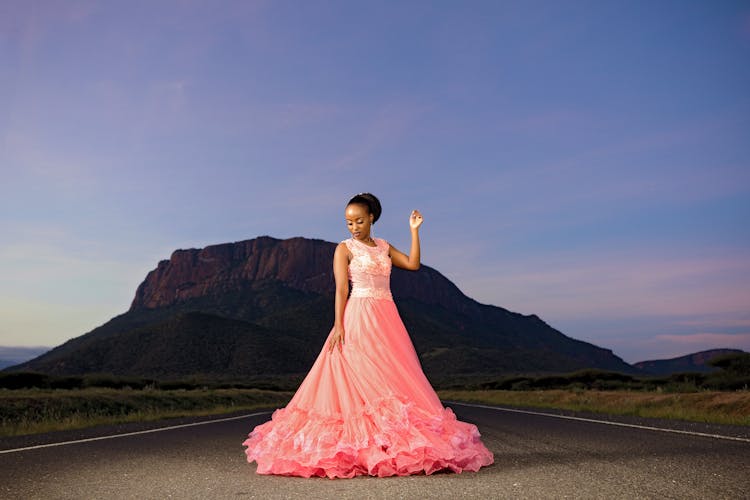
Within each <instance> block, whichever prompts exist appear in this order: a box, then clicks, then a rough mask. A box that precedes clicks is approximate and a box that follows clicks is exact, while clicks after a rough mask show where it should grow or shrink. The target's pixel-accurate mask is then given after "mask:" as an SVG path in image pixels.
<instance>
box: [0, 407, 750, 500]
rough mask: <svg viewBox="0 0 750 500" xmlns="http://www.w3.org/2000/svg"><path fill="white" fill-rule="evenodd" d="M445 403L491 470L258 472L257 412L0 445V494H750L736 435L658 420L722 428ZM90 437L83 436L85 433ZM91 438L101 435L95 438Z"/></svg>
mask: <svg viewBox="0 0 750 500" xmlns="http://www.w3.org/2000/svg"><path fill="white" fill-rule="evenodd" d="M445 404H446V406H450V407H451V408H453V410H454V411H455V413H456V415H457V416H458V418H459V419H461V420H465V421H468V422H472V423H475V424H476V425H477V426H478V427H479V431H480V432H481V433H482V440H483V442H484V443H485V444H486V445H487V446H488V448H489V449H490V450H492V451H493V453H494V454H495V463H494V464H493V465H491V466H489V467H484V468H482V469H481V470H480V471H479V472H476V473H472V472H466V473H462V474H454V473H451V472H440V473H435V474H432V475H430V476H425V475H415V476H407V477H389V478H374V477H364V476H358V477H355V478H353V479H328V478H310V479H305V478H296V477H282V476H265V475H258V474H256V473H255V463H253V464H248V463H247V462H246V460H245V454H244V448H243V447H242V446H241V443H242V441H243V440H244V439H245V436H246V435H247V433H248V432H249V431H250V430H252V428H253V427H254V426H255V425H257V424H259V423H261V422H263V421H265V420H268V419H269V418H270V412H261V413H257V414H255V415H254V416H244V417H241V418H234V419H233V420H226V419H225V420H220V421H218V420H216V421H212V422H211V423H205V422H204V423H200V424H198V425H194V424H189V426H184V427H176V428H172V429H167V430H163V431H158V432H151V431H149V432H146V433H141V434H134V435H129V436H122V437H117V438H113V439H96V440H92V441H85V442H75V443H70V444H64V445H59V446H50V447H42V448H31V449H20V450H19V448H24V447H26V448H28V447H29V446H31V445H38V444H42V443H44V442H45V441H50V440H52V441H53V442H54V440H60V439H63V438H65V437H66V436H67V438H68V439H72V437H73V435H72V434H71V433H68V434H67V435H66V434H64V433H57V434H55V435H49V436H36V437H33V438H14V439H10V440H8V439H6V440H3V441H2V442H0V498H3V499H15V498H19V499H21V498H22V499H34V498H45V499H46V498H66V499H67V498H110V499H119V498H134V499H135V498H137V499H146V498H160V499H161V498H180V499H185V498H200V499H211V498H262V499H267V498H268V499H272V498H306V499H317V498H337V499H338V498H357V499H365V498H408V499H412V498H450V499H456V498H482V499H484V498H514V499H515V498H607V499H616V498H627V499H636V498H676V499H677V498H679V499H687V498H738V499H739V498H748V496H750V439H748V437H747V435H744V436H743V433H745V431H746V430H745V429H739V430H737V429H730V428H726V429H723V428H721V427H720V426H714V427H712V428H707V427H703V428H697V427H696V426H695V425H693V426H690V425H688V424H679V425H677V424H669V423H666V424H665V425H667V426H671V427H675V428H682V429H683V430H684V431H687V432H703V433H707V434H714V433H716V432H719V433H722V431H723V430H726V431H727V432H723V433H724V434H726V435H734V436H735V438H734V439H725V438H719V437H709V436H704V435H694V434H688V433H674V432H663V431H657V430H651V429H643V428H638V427H626V426H621V425H611V424H607V423H600V422H591V421H586V420H574V419H570V418H564V417H561V416H559V415H558V416H554V415H538V414H535V412H530V413H523V412H518V411H513V410H508V409H505V410H503V409H495V408H488V407H473V406H468V405H462V404H458V403H452V402H446V403H445ZM183 423H184V422H183ZM630 423H631V424H639V423H646V424H649V425H652V424H653V422H650V421H645V422H643V421H641V422H634V421H632V420H631V422H630ZM152 425H153V424H152ZM162 425H163V424H162ZM123 430H125V431H128V430H129V431H131V432H133V431H134V429H133V428H132V427H130V428H127V427H121V428H119V429H117V431H118V432H121V431H123ZM91 432H92V431H89V437H91V436H96V434H97V433H96V432H95V431H94V432H95V433H94V434H91ZM109 432H110V433H112V432H114V430H113V429H109ZM140 432H142V431H140ZM102 433H105V434H106V432H104V431H102V430H99V431H98V434H102ZM738 433H739V434H738ZM736 436H741V437H739V438H738V437H736ZM24 439H25V440H24ZM14 449H15V450H16V451H12V450H14Z"/></svg>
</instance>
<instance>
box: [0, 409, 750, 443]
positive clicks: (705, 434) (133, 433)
mask: <svg viewBox="0 0 750 500" xmlns="http://www.w3.org/2000/svg"><path fill="white" fill-rule="evenodd" d="M444 403H446V404H454V405H456V404H457V405H463V406H473V407H476V408H487V409H489V410H496V411H506V412H511V413H525V414H527V415H539V416H543V417H553V418H563V419H567V420H578V421H581V422H593V423H597V424H607V425H616V426H620V427H633V428H636V429H647V430H652V431H661V432H672V433H675V434H689V435H691V436H702V437H709V438H714V439H727V440H730V441H741V442H744V443H750V439H748V438H742V437H735V436H722V435H721V434H708V433H705V432H695V431H683V430H679V429H667V428H664V427H652V426H648V425H637V424H626V423H624V422H613V421H610V420H596V419H593V418H583V417H573V416H570V415H558V414H556V413H544V412H538V411H529V410H519V409H515V408H502V407H499V406H489V405H481V404H475V403H461V402H458V401H444ZM272 412H273V411H262V412H257V413H250V414H247V415H239V416H236V417H227V418H219V419H215V420H205V421H203V422H193V423H190V424H180V425H170V426H168V427H158V428H156V429H147V430H144V431H135V432H126V433H123V434H112V435H109V436H99V437H93V438H86V439H76V440H73V441H61V442H59V443H48V444H38V445H35V446H26V447H23V448H12V449H10V450H0V454H2V453H15V452H19V451H27V450H36V449H39V448H50V447H53V446H64V445H68V444H76V443H87V442H89V441H100V440H103V439H115V438H121V437H126V436H136V435H138V434H148V433H151V432H162V431H168V430H172V429H180V428H183V427H193V426H196V425H206V424H214V423H217V422H227V421H230V420H239V419H241V418H249V417H255V416H258V415H264V414H268V413H272Z"/></svg>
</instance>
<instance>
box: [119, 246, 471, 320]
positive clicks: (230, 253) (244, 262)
mask: <svg viewBox="0 0 750 500" xmlns="http://www.w3.org/2000/svg"><path fill="white" fill-rule="evenodd" d="M335 250H336V244H335V243H330V242H327V241H322V240H314V239H306V238H290V239H287V240H280V239H276V238H271V237H269V236H262V237H260V238H255V239H252V240H244V241H238V242H235V243H223V244H220V245H210V246H207V247H205V248H201V249H195V248H191V249H188V250H175V251H174V252H173V253H172V255H171V256H170V258H169V260H162V261H161V262H159V264H158V266H157V267H156V269H154V270H153V271H151V272H149V273H148V275H147V276H146V279H145V280H144V281H143V283H141V284H140V286H139V287H138V289H137V291H136V293H135V298H134V299H133V302H132V304H131V306H130V310H131V311H135V310H139V309H144V308H146V309H155V308H159V307H167V306H171V305H175V304H179V303H180V302H185V301H188V300H190V299H196V298H201V297H206V296H217V297H218V296H221V295H225V294H226V293H228V292H240V291H242V290H244V289H246V288H248V287H250V286H253V284H257V283H258V282H262V281H264V280H277V281H282V282H284V283H285V284H286V285H287V286H289V287H291V288H294V289H297V290H302V291H305V292H313V293H320V294H325V295H332V294H333V292H334V285H335V283H334V278H333V253H334V251H335ZM391 288H392V289H393V293H394V296H395V297H396V298H411V299H415V300H418V301H420V302H423V303H425V304H431V305H441V306H443V307H445V308H447V309H450V310H454V311H462V312H463V311H465V310H466V308H467V307H468V308H469V309H474V305H473V304H469V303H467V300H468V299H467V297H466V296H465V295H464V294H463V293H461V291H460V290H459V289H458V288H457V287H456V286H455V285H454V284H453V283H451V282H450V281H449V280H448V279H447V278H445V277H444V276H443V275H441V274H440V273H438V272H437V271H435V270H434V269H432V268H430V267H428V266H422V267H421V268H420V270H419V271H417V272H411V271H403V270H401V269H394V270H393V274H392V279H391Z"/></svg>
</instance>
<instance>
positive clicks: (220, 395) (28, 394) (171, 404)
mask: <svg viewBox="0 0 750 500" xmlns="http://www.w3.org/2000/svg"><path fill="white" fill-rule="evenodd" d="M291 396H292V393H291V392H279V391H267V390H260V389H212V390H201V389H197V390H189V391H188V390H184V389H178V390H159V389H141V390H133V389H111V388H87V389H24V390H14V391H9V390H2V391H0V436H18V435H24V434H37V433H43V432H50V431H58V430H68V429H81V428H85V427H91V426H95V425H100V424H120V423H125V422H143V421H153V420H161V419H165V418H172V417H185V416H200V415H218V414H223V413H230V412H235V411H244V410H253V409H257V408H264V407H266V408H267V407H282V406H284V405H286V403H287V402H288V401H289V399H290V398H291Z"/></svg>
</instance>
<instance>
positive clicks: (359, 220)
mask: <svg viewBox="0 0 750 500" xmlns="http://www.w3.org/2000/svg"><path fill="white" fill-rule="evenodd" d="M344 216H345V217H346V227H347V229H349V232H350V233H352V236H354V238H356V239H358V240H362V241H367V240H369V239H370V226H371V225H372V219H373V216H372V214H370V213H368V211H367V207H365V206H364V205H360V204H358V203H352V204H351V205H347V207H346V210H345V211H344Z"/></svg>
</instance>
